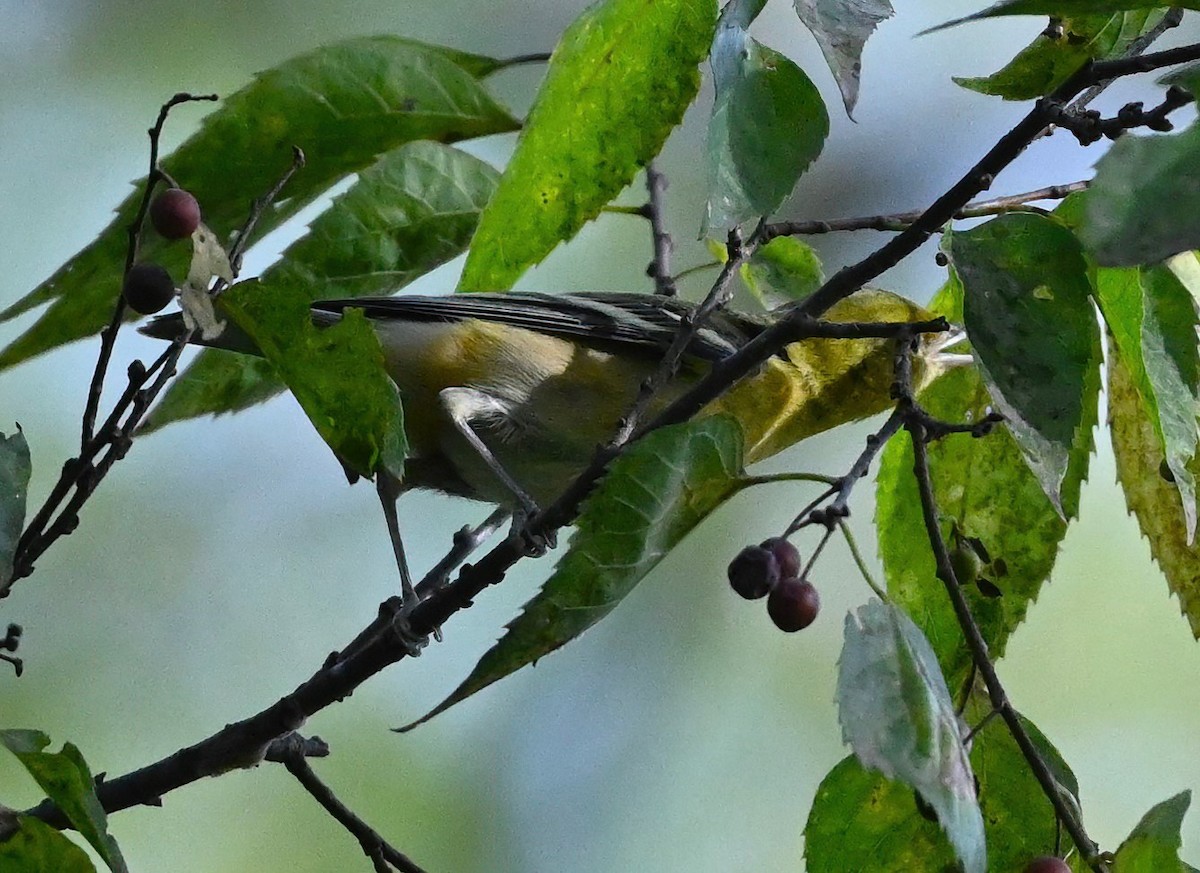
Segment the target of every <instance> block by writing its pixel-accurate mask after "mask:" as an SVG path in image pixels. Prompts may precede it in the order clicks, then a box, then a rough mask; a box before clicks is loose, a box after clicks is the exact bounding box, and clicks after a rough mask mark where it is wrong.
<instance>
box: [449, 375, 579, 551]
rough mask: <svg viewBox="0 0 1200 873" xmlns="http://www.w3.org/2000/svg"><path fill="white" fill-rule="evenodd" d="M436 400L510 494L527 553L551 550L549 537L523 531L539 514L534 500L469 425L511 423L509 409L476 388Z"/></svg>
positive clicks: (515, 522) (452, 390)
mask: <svg viewBox="0 0 1200 873" xmlns="http://www.w3.org/2000/svg"><path fill="white" fill-rule="evenodd" d="M439 398H440V399H441V402H442V407H443V408H444V409H445V410H446V414H447V415H449V416H450V420H451V421H452V422H453V423H454V427H455V429H456V430H457V431H458V432H459V433H460V434H461V435H462V437H463V439H465V440H466V441H467V443H468V444H469V445H470V446H471V448H472V449H474V450H475V452H476V454H478V455H479V457H480V458H482V459H483V462H484V463H485V464H486V465H487V467H488V469H489V470H491V471H492V473H493V474H495V476H496V478H497V479H499V480H500V482H501V483H502V484H503V485H504V487H505V488H507V489H508V490H509V492H511V493H512V496H513V498H514V499H515V501H516V504H517V506H516V509H515V510H514V511H513V514H512V515H513V530H514V532H520V534H521V535H522V536H523V537H524V538H525V539H526V540H528V541H529V545H530V547H531V550H532V551H533V552H534V553H542V552H545V551H546V550H547V549H552V548H554V545H555V541H554V537H553V535H551V536H546V537H534V536H532V535H531V534H529V533H528V532H527V531H525V522H526V521H527V520H528V519H530V518H532V517H533V516H535V515H537V513H538V512H539V511H540V510H539V507H538V505H537V502H536V501H534V499H533V497H531V496H530V494H529V492H528V491H526V490H525V489H524V488H522V487H521V486H520V484H519V483H518V482H517V480H516V479H514V478H513V476H512V474H511V473H509V472H508V470H506V469H504V465H503V464H501V463H500V461H499V459H498V458H497V457H496V455H495V454H494V453H493V452H492V450H491V449H490V448H488V446H487V444H486V443H485V442H484V441H483V439H482V438H481V437H480V436H479V434H478V433H476V431H475V428H473V427H472V426H471V422H472V421H473V420H479V419H487V418H488V417H489V416H491V417H494V418H497V419H502V420H505V421H512V411H511V409H510V408H509V407H508V406H507V405H506V404H505V403H504V401H503V400H501V399H500V398H498V397H494V396H492V395H491V394H488V393H487V392H485V391H480V390H478V389H476V388H466V387H458V388H445V389H443V390H442V392H441V394H440V395H439Z"/></svg>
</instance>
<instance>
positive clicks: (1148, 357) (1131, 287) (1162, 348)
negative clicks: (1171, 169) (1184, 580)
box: [1096, 253, 1200, 542]
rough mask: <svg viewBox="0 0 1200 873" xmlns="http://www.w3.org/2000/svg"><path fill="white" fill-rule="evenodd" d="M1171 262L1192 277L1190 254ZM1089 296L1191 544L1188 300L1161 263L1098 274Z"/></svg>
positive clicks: (1191, 320)
mask: <svg viewBox="0 0 1200 873" xmlns="http://www.w3.org/2000/svg"><path fill="white" fill-rule="evenodd" d="M1174 262H1175V263H1178V264H1179V265H1180V266H1179V269H1180V270H1181V271H1186V270H1187V269H1188V268H1189V266H1190V268H1191V270H1192V272H1194V273H1196V272H1200V264H1197V262H1196V256H1195V255H1193V254H1191V253H1188V254H1184V255H1179V256H1178V257H1177V258H1176V259H1175V261H1174ZM1189 262H1190V264H1189ZM1096 298H1097V300H1098V301H1099V303H1100V308H1101V311H1102V312H1103V313H1104V320H1105V321H1106V322H1107V324H1108V327H1109V330H1110V331H1112V335H1113V338H1114V339H1115V341H1116V344H1117V348H1118V349H1119V350H1120V354H1121V357H1122V359H1123V360H1124V361H1125V363H1126V365H1127V366H1128V367H1129V371H1130V375H1131V377H1132V378H1133V381H1134V385H1135V387H1136V389H1137V392H1138V394H1139V395H1140V396H1141V398H1142V402H1143V403H1144V404H1145V407H1146V413H1147V415H1148V416H1149V420H1150V424H1151V425H1152V426H1153V428H1154V435H1155V438H1156V440H1157V442H1158V445H1159V447H1160V449H1161V452H1162V455H1163V459H1164V462H1165V463H1166V465H1167V469H1168V470H1170V472H1171V475H1172V476H1173V477H1174V480H1175V485H1176V487H1177V488H1178V490H1179V494H1180V498H1181V502H1182V508H1183V517H1184V524H1185V527H1186V531H1187V539H1188V542H1191V541H1192V540H1193V539H1194V538H1195V534H1196V480H1195V477H1193V475H1192V473H1191V471H1190V470H1189V469H1188V463H1189V462H1190V461H1191V460H1192V458H1193V456H1194V455H1195V454H1196V445H1197V441H1198V439H1200V429H1198V428H1197V421H1196V414H1197V412H1198V411H1200V353H1198V352H1197V348H1196V329H1197V326H1198V320H1197V317H1196V304H1195V301H1194V300H1193V298H1192V294H1191V292H1190V291H1189V290H1188V288H1187V287H1186V286H1185V285H1184V284H1183V282H1182V281H1180V279H1179V277H1178V276H1177V275H1176V274H1175V272H1173V271H1172V269H1171V268H1170V266H1168V265H1158V266H1155V267H1150V268H1138V267H1129V268H1124V269H1115V268H1105V269H1101V270H1099V271H1098V272H1097V281H1096Z"/></svg>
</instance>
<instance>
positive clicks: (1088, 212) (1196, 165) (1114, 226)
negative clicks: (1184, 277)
mask: <svg viewBox="0 0 1200 873" xmlns="http://www.w3.org/2000/svg"><path fill="white" fill-rule="evenodd" d="M1084 203H1085V210H1084V221H1083V224H1082V226H1081V227H1080V228H1079V238H1080V240H1082V241H1083V244H1084V245H1085V246H1086V247H1087V249H1088V251H1089V252H1090V253H1091V255H1092V256H1093V257H1094V258H1095V259H1096V262H1097V263H1099V264H1101V265H1102V266H1108V267H1127V266H1135V265H1138V264H1153V263H1155V262H1157V261H1161V260H1163V259H1164V258H1169V257H1170V256H1171V255H1175V254H1178V253H1180V252H1184V251H1188V250H1189V249H1196V248H1200V125H1198V124H1195V123H1193V124H1192V125H1191V126H1190V127H1188V128H1187V129H1186V130H1185V131H1183V132H1182V133H1179V134H1175V135H1173V136H1123V137H1121V138H1120V139H1119V140H1117V142H1115V143H1114V144H1113V146H1112V148H1110V149H1109V150H1108V151H1107V152H1106V153H1105V155H1104V157H1102V158H1101V159H1100V160H1099V162H1098V163H1097V164H1096V175H1095V177H1094V178H1093V179H1092V183H1091V186H1090V187H1089V188H1088V191H1087V194H1086V196H1085V197H1084Z"/></svg>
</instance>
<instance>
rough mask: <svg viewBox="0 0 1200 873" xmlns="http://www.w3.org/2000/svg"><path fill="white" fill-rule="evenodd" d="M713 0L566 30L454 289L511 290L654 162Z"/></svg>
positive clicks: (594, 10) (695, 75)
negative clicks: (522, 276)
mask: <svg viewBox="0 0 1200 873" xmlns="http://www.w3.org/2000/svg"><path fill="white" fill-rule="evenodd" d="M715 20H716V4H715V3H714V2H713V0H654V2H649V0H602V2H598V3H595V4H593V5H592V6H590V7H588V9H587V10H586V11H585V12H584V13H583V14H582V15H580V16H579V18H577V19H576V20H575V21H574V22H573V23H572V24H571V26H570V27H568V28H567V30H566V32H565V33H564V34H563V36H562V39H561V40H560V41H559V44H558V47H557V48H556V49H555V50H554V54H553V56H552V57H551V59H550V65H549V68H548V70H547V72H546V79H545V81H544V82H543V83H542V87H541V90H540V91H539V92H538V96H537V99H536V100H535V101H534V104H533V108H532V109H531V110H530V112H529V118H528V121H527V122H526V125H525V128H524V130H522V132H521V135H520V138H519V139H518V140H517V147H516V151H515V152H514V153H513V156H512V159H511V160H510V161H509V164H508V167H507V168H506V169H505V171H504V175H503V177H502V178H501V180H500V187H499V189H498V190H497V191H496V194H495V196H494V197H493V198H492V200H491V202H490V203H488V206H487V208H486V209H485V210H484V213H483V217H482V218H481V219H480V222H479V229H478V230H477V231H476V233H475V239H474V241H473V242H472V244H471V251H470V253H469V254H468V255H467V263H466V265H465V267H464V268H463V275H462V279H461V281H460V283H459V289H460V290H463V291H500V290H505V289H507V288H510V287H511V286H512V284H513V282H515V281H516V280H517V278H518V277H519V276H520V275H521V274H522V273H523V272H525V270H526V269H527V268H529V267H530V266H532V265H534V264H536V263H539V262H540V261H541V260H542V259H543V258H545V257H546V255H548V254H549V253H550V252H551V251H552V250H553V249H554V247H555V246H557V245H558V244H559V243H560V242H563V241H564V240H568V239H571V238H572V237H573V236H575V234H576V233H578V232H579V229H580V228H582V227H583V225H584V224H585V223H587V222H588V221H590V220H591V219H593V218H595V217H596V216H597V215H599V213H600V210H601V209H602V208H603V207H604V205H605V204H606V203H608V202H609V201H610V200H611V199H612V198H613V197H615V196H616V195H617V194H618V193H619V192H620V191H621V189H622V188H624V187H625V186H626V185H628V184H629V183H630V182H631V181H632V180H633V178H634V176H635V175H636V173H637V171H638V170H639V169H640V168H641V167H643V166H644V165H645V164H646V162H647V161H649V160H650V159H651V158H653V157H654V156H655V155H656V154H658V152H659V150H660V149H661V148H662V144H663V142H664V141H665V140H666V138H667V134H668V133H670V132H671V130H672V128H674V127H675V125H676V124H678V123H679V121H680V119H681V118H682V117H683V112H684V110H685V109H686V108H687V106H688V104H689V103H691V102H692V99H693V98H694V97H695V96H696V91H697V90H698V89H699V87H700V73H699V69H698V64H699V63H700V61H701V60H703V59H704V56H705V54H706V52H707V51H708V44H709V41H710V40H711V39H712V31H713V26H714V23H715Z"/></svg>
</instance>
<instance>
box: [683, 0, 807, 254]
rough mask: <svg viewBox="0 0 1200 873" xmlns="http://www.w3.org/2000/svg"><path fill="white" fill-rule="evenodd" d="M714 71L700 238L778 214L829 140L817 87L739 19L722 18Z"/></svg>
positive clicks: (716, 43) (718, 28)
mask: <svg viewBox="0 0 1200 873" xmlns="http://www.w3.org/2000/svg"><path fill="white" fill-rule="evenodd" d="M733 8H734V7H732V6H731V7H728V9H733ZM727 11H728V10H727ZM712 68H713V82H714V85H715V87H716V91H717V94H716V99H715V101H714V102H713V113H712V118H711V119H710V120H709V123H708V166H709V197H708V206H707V210H706V212H705V216H704V225H703V227H702V229H701V235H706V234H708V232H709V230H710V228H726V227H730V226H734V225H740V224H742V223H744V222H746V221H749V220H750V219H753V218H758V217H760V216H763V215H768V214H770V213H772V212H774V211H775V210H776V209H778V208H779V205H780V204H781V203H783V201H784V200H785V199H786V198H787V196H788V195H789V194H791V193H792V189H793V188H795V187H796V180H797V179H799V178H800V174H801V173H803V172H804V170H805V169H806V168H807V167H808V165H809V164H811V163H812V162H813V161H815V160H816V159H817V156H818V155H819V154H820V153H821V148H822V146H824V144H825V137H826V136H828V135H829V114H828V113H827V112H826V111H825V103H824V102H823V101H822V100H821V94H820V92H818V91H817V88H816V86H815V85H814V84H813V83H812V81H811V80H810V79H809V78H808V76H806V75H805V74H804V71H803V70H801V69H800V68H799V67H797V66H796V65H795V64H794V63H792V61H790V60H788V59H787V58H786V57H784V56H783V55H781V54H779V53H778V52H776V51H774V50H772V49H769V48H767V47H766V46H763V45H761V44H760V43H758V42H757V41H755V40H754V39H752V38H751V37H750V36H749V35H748V34H747V33H746V30H745V28H744V27H742V26H741V25H739V24H738V23H737V17H736V16H728V15H722V19H721V22H720V23H719V25H718V27H717V34H716V37H715V38H714V40H713V49H712Z"/></svg>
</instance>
